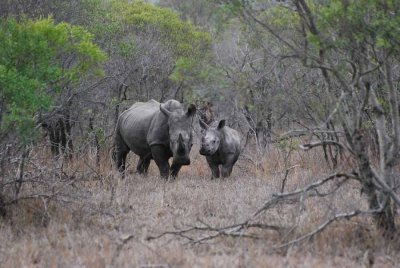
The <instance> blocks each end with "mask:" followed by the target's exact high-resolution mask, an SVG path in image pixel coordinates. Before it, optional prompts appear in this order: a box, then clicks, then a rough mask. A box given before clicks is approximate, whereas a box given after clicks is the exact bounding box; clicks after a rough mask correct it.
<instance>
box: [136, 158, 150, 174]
mask: <svg viewBox="0 0 400 268" xmlns="http://www.w3.org/2000/svg"><path fill="white" fill-rule="evenodd" d="M150 160H151V154H148V155H146V156H141V157H140V159H139V162H138V165H137V172H138V173H139V174H144V175H147V171H148V169H149V166H150Z"/></svg>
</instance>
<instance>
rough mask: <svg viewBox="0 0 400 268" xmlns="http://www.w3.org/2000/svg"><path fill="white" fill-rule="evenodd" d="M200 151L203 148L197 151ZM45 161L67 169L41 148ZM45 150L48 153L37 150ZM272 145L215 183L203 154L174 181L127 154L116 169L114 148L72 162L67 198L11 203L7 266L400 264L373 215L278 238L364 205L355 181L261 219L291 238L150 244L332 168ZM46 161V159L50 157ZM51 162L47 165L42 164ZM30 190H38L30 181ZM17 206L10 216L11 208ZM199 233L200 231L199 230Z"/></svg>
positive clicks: (1, 252)
mask: <svg viewBox="0 0 400 268" xmlns="http://www.w3.org/2000/svg"><path fill="white" fill-rule="evenodd" d="M193 151H194V152H195V151H196V149H194V150H193ZM33 156H34V157H36V158H38V159H39V158H41V159H44V160H42V162H41V163H44V164H46V165H49V166H51V165H53V166H59V161H60V160H59V161H58V162H57V161H53V160H49V159H48V153H47V151H45V150H43V151H38V152H36V153H35V154H34V155H33ZM39 156H40V157H39ZM285 157H286V155H285V154H284V153H282V151H280V150H278V149H274V148H271V149H270V151H269V152H268V153H267V154H266V156H265V157H264V158H262V159H260V158H257V159H256V160H257V161H258V164H257V169H256V168H255V166H254V163H255V160H254V159H253V160H251V159H250V160H249V159H245V158H242V159H241V160H240V161H239V162H238V164H237V166H236V167H235V168H234V172H233V175H232V177H231V178H229V179H223V180H210V179H209V177H210V172H209V170H208V167H207V166H206V163H205V160H204V159H203V158H202V157H200V156H198V155H196V154H193V157H192V159H193V162H192V165H191V166H189V167H185V168H183V169H182V171H181V173H180V176H179V178H178V179H177V180H175V181H169V182H165V181H163V180H161V179H160V178H159V177H158V176H157V175H158V170H157V168H156V167H155V165H154V163H152V165H151V167H150V174H149V176H147V177H143V176H137V175H135V174H134V173H133V169H134V167H135V164H136V163H135V162H136V158H135V157H132V156H131V158H130V159H129V161H130V163H131V164H130V166H129V167H128V168H129V171H130V172H129V173H128V176H127V177H126V179H125V180H122V179H120V178H119V176H118V174H116V172H115V171H113V170H112V168H111V165H110V162H111V161H110V159H109V158H108V156H107V154H105V155H104V156H103V159H102V161H101V165H100V166H99V167H97V166H96V164H95V161H94V157H93V156H92V155H91V154H90V153H88V154H87V155H86V156H85V157H81V158H80V159H78V160H74V161H73V162H71V163H68V164H66V163H65V164H64V166H63V172H64V173H65V174H69V175H71V174H74V176H75V177H78V174H79V175H80V176H79V178H80V179H79V180H77V181H74V183H73V184H71V185H68V186H65V189H64V192H63V193H64V194H65V196H67V197H68V198H67V199H68V202H62V203H59V202H52V201H49V202H47V201H45V200H43V199H40V198H38V199H28V200H25V201H21V202H19V203H18V204H17V205H13V206H12V207H10V209H9V210H10V211H9V212H10V213H9V215H8V216H7V219H6V220H3V221H1V223H0V228H1V231H0V241H1V244H0V262H1V266H2V267H56V266H62V267H64V266H66V267H82V266H84V267H115V266H120V267H360V266H368V265H367V264H368V260H369V259H371V258H373V261H374V265H375V266H376V267H395V266H396V264H398V263H400V256H399V255H400V254H398V253H399V249H400V245H399V242H398V241H399V239H395V240H394V241H389V242H388V241H385V240H383V239H382V238H381V237H380V235H379V232H378V231H376V230H375V229H374V228H373V225H372V224H371V222H370V219H369V218H366V217H364V218H359V219H353V220H350V221H345V222H338V223H335V224H333V225H332V226H331V227H329V228H328V229H327V230H326V231H325V232H323V233H322V234H320V235H317V236H316V237H314V238H313V239H312V240H310V241H307V242H306V243H302V244H300V245H296V246H292V247H290V248H288V249H286V250H279V251H276V250H272V247H273V246H274V245H277V244H279V243H282V242H284V241H287V240H288V239H291V238H294V237H296V236H298V235H299V234H302V233H304V232H308V231H310V230H312V229H313V227H314V226H316V225H317V224H318V223H320V222H321V220H322V219H323V218H324V217H325V216H326V215H327V213H328V212H332V211H350V210H352V209H355V208H365V206H366V205H365V201H364V199H363V198H364V197H363V196H361V195H360V191H359V187H358V185H357V183H355V182H350V183H348V184H347V185H346V187H343V189H341V190H340V191H338V192H337V193H336V194H335V195H334V196H332V197H326V198H324V199H318V200H317V199H310V200H308V201H307V202H305V204H304V209H302V210H299V208H300V207H299V206H292V207H289V208H286V207H278V208H277V209H274V210H271V211H270V212H268V213H266V214H264V215H263V216H262V217H260V221H263V222H265V223H273V224H279V225H283V226H288V227H291V226H297V228H295V229H294V230H293V232H291V233H290V234H288V235H285V236H279V235H278V234H277V233H275V232H273V231H262V230H258V231H254V233H255V234H257V235H259V236H260V237H262V239H259V240H251V239H244V238H241V239H232V238H227V237H221V238H217V239H216V240H212V241H211V242H209V243H206V244H201V245H194V246H193V245H190V244H187V243H186V242H187V240H185V239H183V238H178V237H176V236H164V237H162V238H160V239H156V240H151V241H147V240H146V238H147V237H148V236H149V235H158V234H161V233H163V232H164V231H170V230H177V229H184V228H187V227H189V226H193V225H196V224H199V220H201V221H204V222H206V223H208V224H210V225H212V226H224V225H230V224H233V223H238V222H241V221H243V220H245V219H247V218H248V217H250V216H251V215H252V214H253V213H254V212H255V211H257V209H258V208H260V206H262V204H263V203H264V202H265V201H266V200H267V199H268V198H269V197H270V196H271V195H272V193H273V192H278V191H280V188H281V184H282V179H283V178H284V176H285V171H286V169H287V168H288V167H293V166H295V167H294V168H292V169H291V171H290V172H289V175H288V177H287V183H286V185H285V189H286V190H288V191H290V190H294V189H296V188H297V187H301V186H304V185H306V184H307V183H309V182H311V181H312V180H315V179H316V178H319V177H320V176H321V175H326V174H328V173H329V171H328V170H327V168H326V165H325V164H324V160H323V159H322V158H321V157H320V156H319V155H318V154H316V153H310V152H294V153H292V154H291V155H290V156H289V158H288V161H287V162H285V161H283V159H284V158H285ZM46 158H47V159H46ZM43 161H44V162H43ZM23 190H24V191H27V192H29V191H33V190H37V189H32V187H30V186H26V187H25V188H24V189H23ZM11 212H12V213H11ZM199 235H200V236H201V235H202V234H199Z"/></svg>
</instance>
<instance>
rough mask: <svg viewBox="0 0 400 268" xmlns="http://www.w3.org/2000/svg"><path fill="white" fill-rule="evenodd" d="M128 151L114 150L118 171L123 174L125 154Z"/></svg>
mask: <svg viewBox="0 0 400 268" xmlns="http://www.w3.org/2000/svg"><path fill="white" fill-rule="evenodd" d="M128 152H129V151H118V152H116V162H117V167H118V171H119V172H120V173H121V174H122V175H124V174H125V162H126V156H127V154H128Z"/></svg>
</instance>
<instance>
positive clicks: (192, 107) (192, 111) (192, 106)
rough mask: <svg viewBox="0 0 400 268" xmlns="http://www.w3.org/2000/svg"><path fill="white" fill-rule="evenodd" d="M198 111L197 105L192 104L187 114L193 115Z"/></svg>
mask: <svg viewBox="0 0 400 268" xmlns="http://www.w3.org/2000/svg"><path fill="white" fill-rule="evenodd" d="M195 113H196V106H195V105H194V104H190V105H189V108H188V111H187V116H189V117H190V116H193V115H194V114H195Z"/></svg>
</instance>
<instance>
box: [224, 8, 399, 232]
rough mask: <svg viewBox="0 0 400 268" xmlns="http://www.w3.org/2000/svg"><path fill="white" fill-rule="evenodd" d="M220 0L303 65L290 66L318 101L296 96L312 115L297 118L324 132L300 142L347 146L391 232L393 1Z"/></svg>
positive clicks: (394, 197)
mask: <svg viewBox="0 0 400 268" xmlns="http://www.w3.org/2000/svg"><path fill="white" fill-rule="evenodd" d="M222 2H223V4H222V7H223V8H224V9H225V10H227V11H228V12H230V14H234V16H235V17H238V18H240V19H241V21H243V22H244V23H246V25H247V26H248V28H250V29H251V30H252V31H253V32H254V33H255V34H257V35H258V38H259V39H258V41H259V44H262V43H263V42H270V41H269V40H271V39H273V40H275V41H276V44H277V45H278V46H279V47H274V50H275V54H278V55H280V58H281V59H284V60H285V61H287V62H288V63H290V64H297V63H301V64H302V65H303V67H302V68H299V69H297V70H295V71H294V73H296V72H297V73H299V72H303V73H305V74H304V77H306V78H307V76H308V77H309V78H308V79H305V80H304V82H305V83H304V84H303V86H304V87H308V88H311V89H312V90H313V91H314V90H315V91H316V92H317V94H318V97H319V98H320V103H323V104H324V105H323V106H319V105H318V104H316V103H314V104H313V103H312V102H310V100H307V99H303V100H304V103H305V106H306V107H307V106H309V107H310V109H307V110H308V111H307V113H308V114H309V115H310V117H311V118H312V119H313V120H312V121H311V122H309V123H312V124H307V121H304V120H302V122H300V123H301V124H303V125H304V124H306V127H307V128H306V129H305V130H302V133H303V134H305V133H309V135H310V137H312V136H315V135H317V133H324V135H320V136H319V138H320V140H319V141H318V142H311V143H309V144H305V145H303V146H302V147H301V148H303V149H311V148H314V147H319V146H322V147H324V148H327V147H334V148H340V149H343V150H345V151H347V153H349V154H350V155H351V157H352V158H353V159H354V163H355V164H354V166H353V168H354V170H353V171H352V172H353V173H352V174H354V175H351V176H350V175H349V177H351V178H352V179H355V180H357V181H358V182H359V183H360V186H361V189H362V190H361V191H362V192H363V193H364V194H365V195H366V197H367V201H368V204H369V209H370V212H371V213H372V214H373V217H374V219H375V222H376V225H377V226H378V228H380V229H382V230H383V231H384V232H385V234H386V235H389V236H390V235H392V234H393V231H394V230H395V221H394V214H393V213H394V212H393V210H394V206H393V205H394V204H397V205H399V204H400V202H399V201H400V199H399V196H398V194H396V191H395V189H396V188H397V187H398V185H399V183H400V182H399V180H398V176H397V175H396V171H395V167H396V166H397V165H398V161H399V160H398V159H399V150H398V149H399V145H400V144H399V139H400V136H399V135H400V120H399V102H398V98H399V96H398V95H399V89H398V85H397V84H398V83H397V81H399V76H398V75H397V74H396V72H394V71H393V70H394V69H395V68H397V66H398V65H399V62H398V56H397V55H398V53H399V51H398V47H399V46H398V40H399V38H400V35H399V34H400V32H399V29H400V16H399V13H398V10H399V3H397V2H395V1H369V0H363V1H339V0H338V1H330V2H325V1H304V0H293V1H283V2H270V1H222ZM260 33H261V34H260ZM264 58H265V57H264ZM296 66H298V65H296ZM288 68H289V69H290V66H288ZM316 71H317V72H316ZM312 77H313V78H314V80H311V79H310V78H312ZM303 90H307V89H303ZM291 92H293V91H291ZM307 95H308V94H307ZM307 95H305V96H307ZM297 132H298V131H297ZM341 133H343V134H344V135H343V136H342V138H340V139H339V136H340V135H341ZM371 135H376V136H377V140H376V142H377V145H378V148H379V154H378V155H377V156H376V155H374V154H372V153H371V152H370V151H368V150H366V148H368V146H369V141H370V140H371V139H369V138H368V137H370V136H371ZM375 157H377V161H375ZM376 162H377V163H379V164H375V163H376ZM356 215H359V213H354V216H356Z"/></svg>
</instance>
